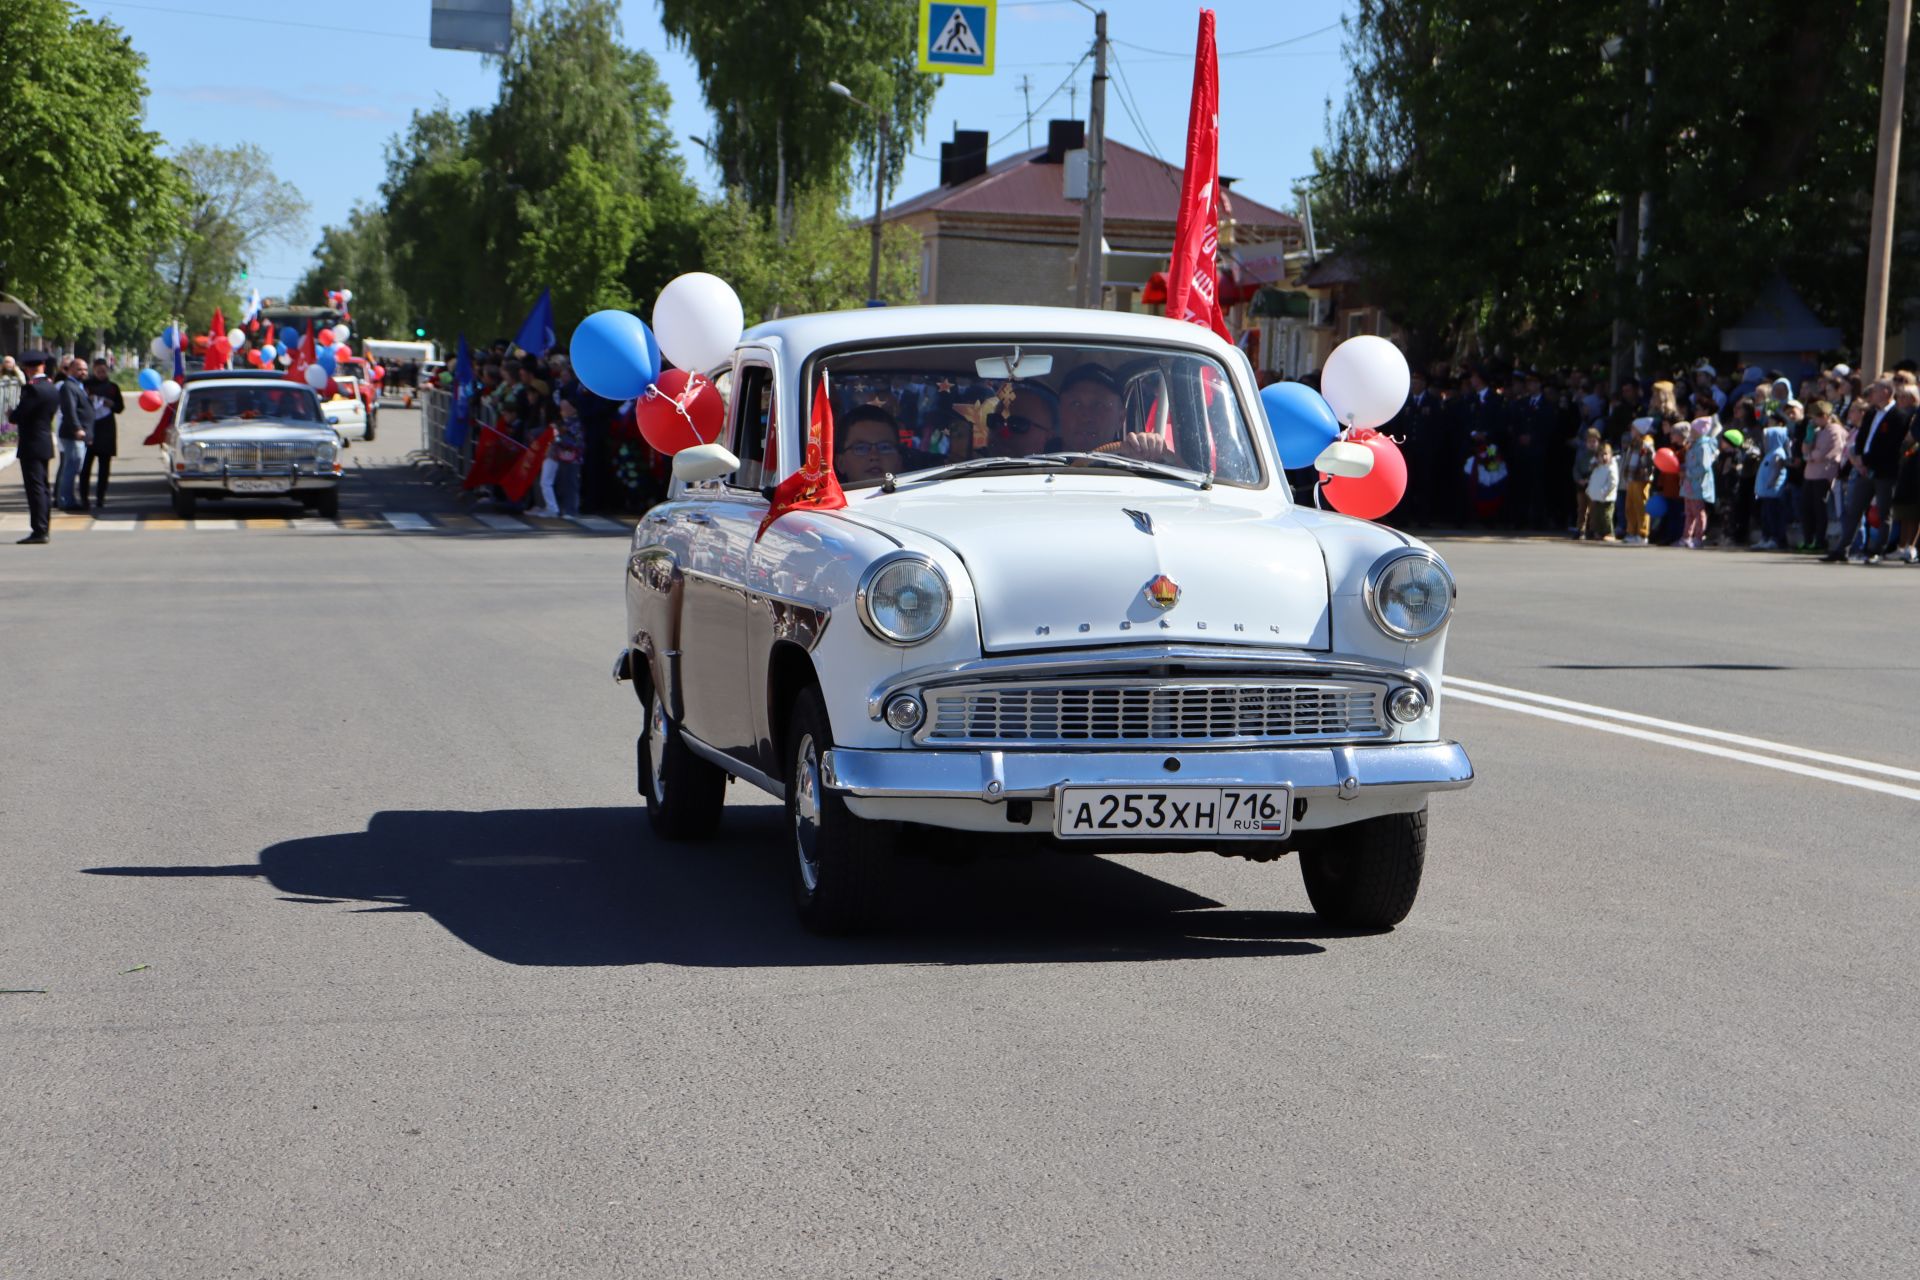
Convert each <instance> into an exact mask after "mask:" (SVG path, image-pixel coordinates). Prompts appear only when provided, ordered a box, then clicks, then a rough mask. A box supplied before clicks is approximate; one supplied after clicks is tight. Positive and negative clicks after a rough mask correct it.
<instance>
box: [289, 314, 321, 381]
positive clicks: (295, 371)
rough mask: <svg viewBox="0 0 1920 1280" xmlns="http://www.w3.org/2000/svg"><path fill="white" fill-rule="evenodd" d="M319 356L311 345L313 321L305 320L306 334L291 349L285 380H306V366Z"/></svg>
mask: <svg viewBox="0 0 1920 1280" xmlns="http://www.w3.org/2000/svg"><path fill="white" fill-rule="evenodd" d="M319 358H320V354H319V352H318V351H316V350H315V349H314V345H313V321H311V320H309V321H307V336H306V337H304V338H302V339H301V340H300V345H299V346H297V347H295V348H294V349H293V359H292V360H291V361H289V362H288V364H287V381H289V382H300V383H304V382H306V380H307V366H309V365H311V364H313V363H314V362H315V361H316V360H318V359H319Z"/></svg>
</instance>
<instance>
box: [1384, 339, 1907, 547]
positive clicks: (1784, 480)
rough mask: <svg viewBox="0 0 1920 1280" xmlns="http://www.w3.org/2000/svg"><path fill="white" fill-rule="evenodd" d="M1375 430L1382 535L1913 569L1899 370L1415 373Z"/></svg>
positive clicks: (1903, 376) (1902, 370)
mask: <svg viewBox="0 0 1920 1280" xmlns="http://www.w3.org/2000/svg"><path fill="white" fill-rule="evenodd" d="M1386 430H1387V431H1388V432H1389V433H1390V434H1391V435H1393V436H1394V437H1395V438H1396V439H1398V440H1399V441H1400V442H1401V447H1402V449H1403V451H1404V452H1405V454H1406V457H1407V463H1408V471H1409V474H1410V477H1411V482H1410V484H1409V486H1408V491H1407V497H1406V499H1405V500H1404V501H1403V503H1402V504H1401V507H1400V508H1399V510H1397V511H1396V512H1395V513H1394V515H1393V516H1392V517H1390V519H1391V520H1392V522H1394V523H1405V524H1408V525H1412V526H1427V527H1454V528H1476V527H1477V528H1493V529H1505V530H1513V531H1522V532H1524V531H1544V530H1563V531H1565V532H1566V533H1568V534H1571V535H1572V536H1574V537H1579V538H1593V539H1596V540H1599V541H1605V542H1621V543H1625V544H1628V545H1632V546H1646V545H1658V546H1678V547H1688V548H1698V547H1705V546H1720V547H1738V548H1751V549H1753V550H1756V551H1799V552H1819V553H1822V554H1823V555H1824V556H1825V558H1826V559H1827V560H1829V561H1832V562H1836V563H1838V562H1842V561H1845V560H1848V559H1852V560H1854V561H1855V562H1859V563H1874V562H1878V561H1880V560H1881V559H1889V560H1893V559H1897V560H1900V561H1903V562H1905V563H1908V564H1912V563H1915V562H1916V560H1920V551H1916V547H1915V542H1916V538H1917V537H1920V379H1916V376H1915V365H1914V362H1912V361H1902V362H1901V364H1900V365H1899V366H1898V367H1897V368H1895V369H1893V370H1891V371H1889V372H1886V373H1883V374H1880V375H1879V376H1877V377H1866V376H1862V375H1861V374H1860V373H1858V372H1856V371H1854V370H1853V369H1851V368H1849V367H1848V366H1846V365H1845V364H1836V365H1834V366H1832V367H1831V368H1827V369H1824V370H1822V371H1821V372H1820V373H1818V374H1817V375H1814V376H1812V377H1806V378H1802V379H1799V380H1798V381H1797V382H1796V381H1795V380H1794V379H1792V378H1788V377H1786V376H1783V375H1782V374H1781V373H1780V372H1779V371H1777V370H1767V369H1762V368H1759V367H1757V366H1742V367H1739V368H1736V369H1731V370H1729V371H1727V372H1721V371H1720V370H1718V369H1716V368H1714V367H1713V366H1712V365H1710V364H1706V363H1702V364H1699V365H1697V366H1695V367H1693V368H1690V369H1687V370H1684V371H1681V372H1677V373H1675V374H1674V375H1673V376H1671V377H1668V378H1659V379H1649V380H1647V381H1645V382H1642V381H1640V380H1637V379H1627V380H1625V381H1622V382H1621V383H1619V384H1618V385H1617V386H1613V387H1609V386H1608V385H1607V380H1606V379H1605V378H1603V377H1599V376H1596V375H1592V374H1586V373H1581V372H1578V371H1569V370H1562V371H1558V372H1556V373H1551V374H1547V373H1542V372H1539V371H1537V370H1532V369H1526V368H1517V369H1513V370H1511V371H1501V372H1495V371H1493V370H1491V369H1488V368H1486V367H1479V366H1476V367H1473V368H1469V369H1467V370H1466V371H1465V372H1464V373H1462V374H1459V375H1458V376H1442V375H1441V374H1440V372H1439V371H1438V370H1433V371H1423V370H1416V371H1415V372H1414V374H1413V381H1412V390H1411V394H1410V395H1409V397H1408V400H1407V405H1406V408H1405V409H1404V410H1402V412H1401V414H1400V416H1399V417H1398V418H1396V419H1395V420H1394V421H1393V423H1391V424H1390V425H1389V426H1388V427H1387V428H1386Z"/></svg>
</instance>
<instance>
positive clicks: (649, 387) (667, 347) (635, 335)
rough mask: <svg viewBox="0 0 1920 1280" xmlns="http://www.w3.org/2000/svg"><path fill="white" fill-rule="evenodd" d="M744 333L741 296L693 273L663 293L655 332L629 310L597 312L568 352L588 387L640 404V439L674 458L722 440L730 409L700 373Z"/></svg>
mask: <svg viewBox="0 0 1920 1280" xmlns="http://www.w3.org/2000/svg"><path fill="white" fill-rule="evenodd" d="M745 328H746V315H745V313H744V312H743V311H742V309H741V306H740V299H739V297H738V296H737V295H736V294H735V293H734V291H733V290H732V289H731V288H730V287H728V285H727V282H726V281H724V280H722V279H720V278H719V277H718V276H713V275H709V274H707V273H706V272H704V271H694V272H689V273H688V274H686V275H683V276H677V277H675V278H674V279H673V280H671V281H669V282H668V283H667V287H666V288H664V289H662V290H661V291H660V296H659V298H657V299H656V300H655V301H654V304H653V326H652V328H648V326H647V324H646V322H645V321H643V320H642V319H640V317H639V316H636V315H634V314H633V313H632V312H630V311H596V312H594V313H593V314H592V315H590V316H588V317H587V318H586V319H585V320H583V321H581V322H580V327H579V328H577V329H575V330H574V331H573V341H572V342H571V343H570V344H569V346H568V351H567V354H568V356H569V358H570V359H571V360H572V362H573V371H574V373H575V374H576V375H578V377H579V379H580V381H581V383H582V384H583V385H585V387H586V388H587V390H589V391H591V392H593V393H594V394H595V395H597V396H603V397H605V398H606V399H608V400H622V401H625V400H632V401H635V402H636V403H635V404H634V410H633V412H634V419H635V421H636V422H637V424H638V425H639V428H640V434H641V435H642V436H644V437H645V438H646V441H647V443H648V444H649V445H651V446H653V448H654V449H655V450H657V451H658V452H660V453H664V454H673V453H677V452H679V451H680V450H681V449H685V448H689V447H691V446H693V445H696V444H711V443H712V442H713V441H715V440H717V439H719V438H720V431H721V428H722V427H723V425H724V422H725V418H726V409H725V404H724V402H723V401H722V400H721V398H720V392H719V390H718V388H716V387H715V386H714V385H713V383H712V382H711V381H709V380H708V379H707V378H706V377H705V376H704V375H703V374H702V372H701V371H702V370H705V369H712V368H715V367H717V366H719V365H722V364H725V363H726V362H727V361H728V360H729V359H730V358H731V357H732V355H733V348H734V344H735V343H737V342H739V341H740V334H741V333H742V332H743V331H744V330H745ZM656 335H657V336H656ZM663 357H664V359H663ZM666 362H671V363H672V364H673V365H674V366H676V367H675V368H672V369H668V368H666Z"/></svg>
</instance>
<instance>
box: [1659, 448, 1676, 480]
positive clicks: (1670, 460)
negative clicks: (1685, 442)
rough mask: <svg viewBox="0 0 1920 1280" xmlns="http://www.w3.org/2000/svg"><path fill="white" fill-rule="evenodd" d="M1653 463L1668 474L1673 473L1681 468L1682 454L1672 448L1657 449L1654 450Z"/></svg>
mask: <svg viewBox="0 0 1920 1280" xmlns="http://www.w3.org/2000/svg"><path fill="white" fill-rule="evenodd" d="M1653 465H1654V466H1655V467H1656V468H1658V469H1659V470H1661V471H1664V472H1666V473H1667V474H1668V475H1672V474H1673V473H1674V472H1676V471H1678V470H1679V469H1680V455H1679V454H1677V453H1675V452H1674V451H1673V450H1671V449H1655V450H1654V451H1653Z"/></svg>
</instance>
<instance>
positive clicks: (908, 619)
mask: <svg viewBox="0 0 1920 1280" xmlns="http://www.w3.org/2000/svg"><path fill="white" fill-rule="evenodd" d="M857 599H858V602H859V606H860V621H862V622H864V623H866V624H867V630H869V631H871V632H873V634H875V635H876V636H879V637H880V638H881V639H882V640H885V641H886V642H887V643H889V644H919V643H920V642H921V641H922V640H925V639H927V638H928V637H929V636H931V635H933V633H934V632H936V631H938V630H939V629H940V628H941V627H943V626H945V625H946V622H947V615H948V613H950V612H951V611H952V609H953V593H952V592H950V591H948V590H947V579H946V576H945V575H944V574H942V573H941V572H940V570H939V568H938V567H937V566H936V565H935V564H934V563H933V561H931V560H929V559H927V558H926V557H925V556H922V555H918V554H915V553H914V552H911V551H897V552H894V553H893V554H891V555H886V556H882V557H881V558H880V559H878V560H876V561H874V562H873V563H872V564H871V565H869V566H868V567H867V571H866V573H865V574H864V575H862V576H861V579H860V593H859V596H858V597H857Z"/></svg>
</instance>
